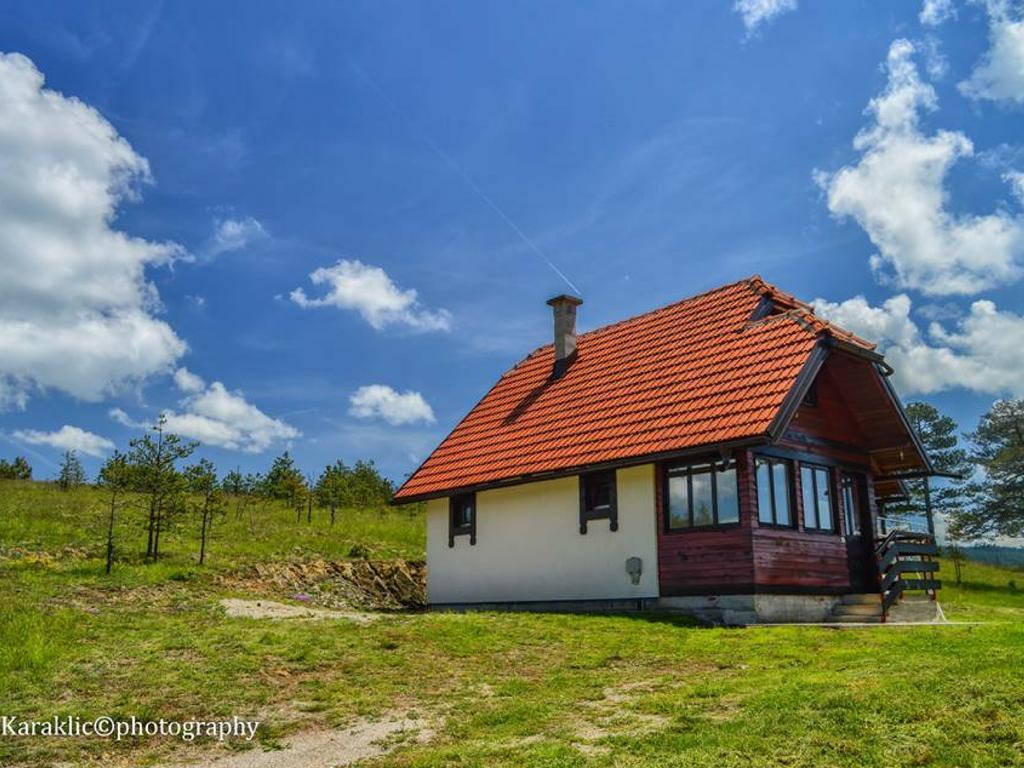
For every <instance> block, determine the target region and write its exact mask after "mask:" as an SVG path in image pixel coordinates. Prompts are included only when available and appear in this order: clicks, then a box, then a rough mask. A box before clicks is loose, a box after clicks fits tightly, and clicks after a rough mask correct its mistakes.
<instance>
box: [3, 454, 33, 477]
mask: <svg viewBox="0 0 1024 768" xmlns="http://www.w3.org/2000/svg"><path fill="white" fill-rule="evenodd" d="M31 479H32V466H31V465H30V464H29V463H28V461H27V460H26V459H25V457H24V456H15V457H14V461H10V462H9V461H7V460H6V459H0V480H31Z"/></svg>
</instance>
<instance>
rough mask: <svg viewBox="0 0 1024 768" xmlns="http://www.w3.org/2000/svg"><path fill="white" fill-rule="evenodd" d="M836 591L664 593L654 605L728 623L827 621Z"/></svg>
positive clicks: (665, 609)
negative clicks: (683, 595) (683, 594)
mask: <svg viewBox="0 0 1024 768" xmlns="http://www.w3.org/2000/svg"><path fill="white" fill-rule="evenodd" d="M840 599H841V598H840V597H839V596H837V595H699V596H692V597H662V598H659V599H658V600H657V601H656V602H655V604H654V606H653V607H654V609H655V610H660V611H668V612H672V613H684V614H688V615H690V616H694V617H696V618H698V619H700V620H701V621H707V622H710V623H713V624H725V625H727V626H742V625H744V624H788V623H815V622H824V621H828V620H829V617H830V616H831V615H832V609H833V608H834V607H835V606H836V605H837V604H838V603H839V601H840Z"/></svg>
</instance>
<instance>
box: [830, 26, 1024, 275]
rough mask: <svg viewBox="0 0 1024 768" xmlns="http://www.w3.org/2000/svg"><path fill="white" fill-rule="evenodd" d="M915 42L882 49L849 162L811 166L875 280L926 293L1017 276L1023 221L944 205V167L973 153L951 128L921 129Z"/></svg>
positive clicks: (924, 93)
mask: <svg viewBox="0 0 1024 768" xmlns="http://www.w3.org/2000/svg"><path fill="white" fill-rule="evenodd" d="M913 53H914V46H913V45H912V44H911V43H910V42H909V41H907V40H896V41H895V42H894V43H893V44H892V46H891V47H890V49H889V56H888V61H887V68H888V73H889V82H888V84H887V86H886V88H885V91H883V92H882V94H880V95H879V96H878V97H876V98H874V99H872V101H871V103H870V104H869V105H868V109H867V112H868V113H869V114H870V115H871V116H872V117H873V121H872V123H871V124H870V125H869V126H867V127H866V128H864V129H863V130H861V131H860V133H858V134H857V136H856V137H855V139H854V142H853V146H854V148H855V149H857V150H858V151H859V152H861V157H860V160H859V161H858V162H857V164H856V165H849V166H846V167H844V168H841V169H840V170H839V171H837V172H836V173H833V174H829V173H825V172H822V171H816V172H815V178H816V180H817V181H818V183H819V184H820V185H821V187H822V188H823V189H824V191H825V192H826V195H827V201H828V207H829V210H830V211H831V212H832V213H833V215H835V216H837V217H840V218H841V217H845V216H850V217H852V218H854V219H855V220H856V221H857V223H858V224H859V225H860V226H861V227H862V228H863V229H864V231H865V232H866V233H867V235H868V237H870V238H871V241H872V243H874V245H875V247H877V248H878V253H877V254H875V255H874V256H872V257H871V266H872V268H873V269H874V270H875V272H876V274H877V275H878V277H879V279H881V280H882V281H883V282H887V283H892V284H895V285H897V286H899V287H902V288H913V289H917V290H920V291H922V292H924V293H928V294H933V295H951V294H970V293H976V292H978V291H981V290H985V289H987V288H992V287H994V286H997V285H1002V284H1005V283H1009V282H1012V281H1014V280H1017V279H1018V278H1019V277H1020V276H1021V274H1022V268H1021V260H1022V257H1024V217H1022V216H1021V214H1020V213H1019V212H1018V213H1015V214H1011V213H1008V212H1007V211H1005V210H1002V209H997V210H995V211H993V212H992V213H989V214H987V215H976V214H957V213H954V212H953V211H951V210H950V209H949V206H948V203H949V199H948V198H949V195H948V192H947V190H946V188H945V181H946V175H947V173H948V171H949V169H950V167H951V166H952V165H953V164H954V163H955V162H956V161H957V160H958V159H960V158H961V157H970V156H971V154H972V153H973V151H974V148H973V145H972V144H971V141H970V139H968V138H967V137H966V136H965V135H964V134H962V133H958V132H954V131H938V132H937V133H936V134H934V135H932V136H926V135H924V134H923V133H922V132H921V130H920V127H919V125H918V118H919V114H920V112H921V111H930V110H934V109H936V107H937V99H936V96H935V90H934V88H932V86H930V85H928V84H927V83H925V82H923V81H922V80H921V78H920V77H919V76H918V73H917V68H916V67H915V66H914V63H913V61H912V60H911V56H912V54H913Z"/></svg>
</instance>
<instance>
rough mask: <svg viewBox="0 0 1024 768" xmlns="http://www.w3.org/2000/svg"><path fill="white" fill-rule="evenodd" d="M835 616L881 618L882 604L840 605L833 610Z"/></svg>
mask: <svg viewBox="0 0 1024 768" xmlns="http://www.w3.org/2000/svg"><path fill="white" fill-rule="evenodd" d="M832 615H833V616H881V615H882V603H881V602H880V601H879V602H876V603H875V604H874V605H870V604H868V603H853V604H852V605H847V604H845V603H840V604H839V605H837V606H836V607H835V608H833V609H832Z"/></svg>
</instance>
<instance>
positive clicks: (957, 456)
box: [895, 402, 972, 534]
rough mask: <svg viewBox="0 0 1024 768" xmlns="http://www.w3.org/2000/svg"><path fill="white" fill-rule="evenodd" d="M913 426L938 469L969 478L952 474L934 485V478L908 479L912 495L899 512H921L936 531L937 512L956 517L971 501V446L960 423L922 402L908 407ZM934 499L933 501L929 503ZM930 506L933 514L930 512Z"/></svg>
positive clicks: (920, 514)
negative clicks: (964, 443) (965, 445)
mask: <svg viewBox="0 0 1024 768" xmlns="http://www.w3.org/2000/svg"><path fill="white" fill-rule="evenodd" d="M906 411H907V418H908V419H909V420H910V424H911V426H913V427H914V430H915V431H916V432H917V434H918V435H919V436H920V438H921V442H922V444H923V445H924V448H925V450H926V451H927V452H928V457H929V458H930V459H931V462H932V465H933V466H934V467H935V469H936V470H938V471H939V472H942V473H945V474H951V475H960V476H961V477H962V478H965V479H960V480H957V479H954V478H949V479H946V480H944V481H942V482H941V483H940V484H939V485H938V486H936V487H933V485H932V484H933V481H932V480H931V479H930V478H923V479H921V480H914V481H909V482H908V483H907V486H908V490H909V496H910V498H909V499H908V500H907V502H906V503H904V504H902V505H900V506H898V507H896V509H895V511H896V512H897V514H908V515H918V516H920V517H925V518H927V520H928V530H929V531H930V532H931V533H933V534H934V533H935V523H934V515H935V514H936V513H938V514H941V515H943V516H945V517H946V518H947V519H952V518H953V517H955V516H956V515H958V514H959V513H960V511H961V510H962V509H963V507H964V505H965V504H966V503H967V499H968V495H967V481H966V478H967V477H969V476H970V474H971V471H972V467H971V462H970V458H969V457H968V454H967V450H966V449H964V448H963V447H962V446H961V445H960V440H959V436H958V434H957V424H956V422H955V421H954V420H953V419H952V418H951V417H949V416H946V415H945V414H943V413H940V412H939V410H938V409H937V408H936V407H935V406H933V405H931V404H929V403H922V402H913V403H909V404H908V405H907V408H906ZM929 502H930V504H929ZM929 506H930V507H931V516H929V509H928V508H929Z"/></svg>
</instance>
